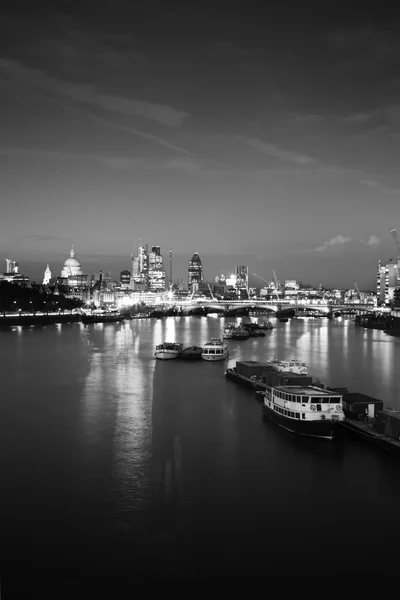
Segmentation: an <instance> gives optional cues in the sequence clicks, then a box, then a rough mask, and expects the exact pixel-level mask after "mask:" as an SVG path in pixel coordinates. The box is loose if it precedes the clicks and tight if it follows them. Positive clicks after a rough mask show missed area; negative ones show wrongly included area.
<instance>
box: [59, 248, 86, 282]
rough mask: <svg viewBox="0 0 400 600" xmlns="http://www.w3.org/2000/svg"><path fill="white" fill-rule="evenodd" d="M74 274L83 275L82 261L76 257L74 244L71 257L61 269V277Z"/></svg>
mask: <svg viewBox="0 0 400 600" xmlns="http://www.w3.org/2000/svg"><path fill="white" fill-rule="evenodd" d="M74 275H83V271H82V267H81V263H80V262H79V260H78V259H76V258H75V251H74V247H73V246H72V248H71V252H70V253H69V258H67V260H66V261H65V263H64V267H63V269H62V271H61V277H73V276H74Z"/></svg>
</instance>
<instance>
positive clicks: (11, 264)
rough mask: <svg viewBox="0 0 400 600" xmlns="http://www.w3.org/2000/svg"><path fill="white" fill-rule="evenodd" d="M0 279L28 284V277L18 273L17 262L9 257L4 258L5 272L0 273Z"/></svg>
mask: <svg viewBox="0 0 400 600" xmlns="http://www.w3.org/2000/svg"><path fill="white" fill-rule="evenodd" d="M1 280H2V281H8V282H9V283H17V284H18V285H28V284H29V277H25V275H22V273H19V272H18V263H17V262H15V260H11V259H10V258H6V272H5V273H4V274H3V275H2V277H1Z"/></svg>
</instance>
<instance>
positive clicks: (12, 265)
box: [6, 258, 18, 273]
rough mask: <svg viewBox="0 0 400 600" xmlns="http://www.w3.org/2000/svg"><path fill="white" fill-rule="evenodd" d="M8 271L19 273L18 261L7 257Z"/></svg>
mask: <svg viewBox="0 0 400 600" xmlns="http://www.w3.org/2000/svg"><path fill="white" fill-rule="evenodd" d="M6 273H18V263H17V262H16V261H15V260H12V259H11V258H6Z"/></svg>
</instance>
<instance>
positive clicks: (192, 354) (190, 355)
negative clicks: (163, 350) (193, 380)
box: [178, 346, 203, 360]
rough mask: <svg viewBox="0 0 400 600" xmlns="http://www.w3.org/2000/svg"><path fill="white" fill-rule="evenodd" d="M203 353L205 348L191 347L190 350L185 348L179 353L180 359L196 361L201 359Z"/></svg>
mask: <svg viewBox="0 0 400 600" xmlns="http://www.w3.org/2000/svg"><path fill="white" fill-rule="evenodd" d="M202 352H203V348H200V346H189V347H188V348H183V350H181V351H180V352H179V353H178V358H184V359H185V360H196V359H200V358H201V354H202Z"/></svg>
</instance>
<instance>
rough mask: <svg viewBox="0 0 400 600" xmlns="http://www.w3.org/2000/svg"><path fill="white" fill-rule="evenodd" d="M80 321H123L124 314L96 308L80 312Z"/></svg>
mask: <svg viewBox="0 0 400 600" xmlns="http://www.w3.org/2000/svg"><path fill="white" fill-rule="evenodd" d="M81 319H82V323H110V322H115V321H123V320H124V319H125V316H124V315H123V314H122V313H121V312H119V311H105V310H96V311H93V312H90V313H83V314H82V317H81Z"/></svg>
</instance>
